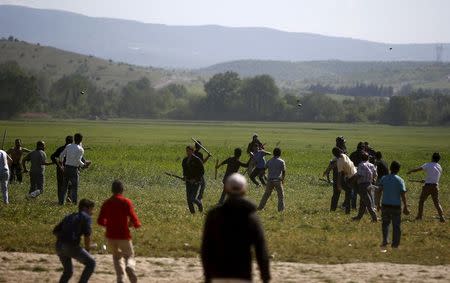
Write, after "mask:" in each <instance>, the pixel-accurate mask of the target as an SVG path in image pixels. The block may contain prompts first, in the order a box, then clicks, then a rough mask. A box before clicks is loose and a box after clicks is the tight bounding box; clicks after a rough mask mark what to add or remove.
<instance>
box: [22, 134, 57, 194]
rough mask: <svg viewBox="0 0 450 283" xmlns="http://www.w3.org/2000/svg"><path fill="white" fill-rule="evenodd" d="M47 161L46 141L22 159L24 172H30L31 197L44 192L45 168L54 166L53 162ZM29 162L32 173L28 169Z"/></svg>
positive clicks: (41, 142)
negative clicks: (27, 163)
mask: <svg viewBox="0 0 450 283" xmlns="http://www.w3.org/2000/svg"><path fill="white" fill-rule="evenodd" d="M46 159H47V155H46V154H45V143H44V141H38V142H37V143H36V150H34V151H32V152H30V153H28V154H27V156H25V157H24V158H23V159H22V167H23V172H24V173H27V172H30V190H29V191H28V193H29V195H30V197H37V196H38V195H40V194H42V193H43V192H44V182H45V177H44V173H45V166H47V165H52V162H46ZM27 161H29V162H30V163H31V168H30V171H28V169H27V167H26V162H27Z"/></svg>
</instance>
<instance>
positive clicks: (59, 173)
mask: <svg viewBox="0 0 450 283" xmlns="http://www.w3.org/2000/svg"><path fill="white" fill-rule="evenodd" d="M65 142H66V143H65V144H64V145H63V146H60V147H58V148H57V149H56V150H55V152H54V153H53V154H52V155H51V156H50V159H51V160H52V162H53V164H55V165H56V183H57V188H58V190H57V193H58V196H59V194H60V192H61V190H62V188H63V185H64V170H63V167H61V166H59V165H58V164H59V163H61V164H62V165H63V166H64V164H65V160H59V156H60V155H61V153H62V152H63V150H64V149H65V148H66V146H68V145H69V144H71V143H73V137H72V136H67V137H66V140H65ZM58 161H59V162H58ZM69 192H70V184H69V188H68V191H67V194H68V195H69V196H70V193H69Z"/></svg>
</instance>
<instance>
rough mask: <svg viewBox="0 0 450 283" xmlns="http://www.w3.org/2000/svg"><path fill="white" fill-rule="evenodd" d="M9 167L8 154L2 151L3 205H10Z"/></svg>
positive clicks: (0, 178) (0, 181) (0, 162)
mask: <svg viewBox="0 0 450 283" xmlns="http://www.w3.org/2000/svg"><path fill="white" fill-rule="evenodd" d="M8 182H9V167H8V154H7V153H6V152H5V151H4V150H1V149H0V187H1V189H2V197H3V203H4V204H9V195H8Z"/></svg>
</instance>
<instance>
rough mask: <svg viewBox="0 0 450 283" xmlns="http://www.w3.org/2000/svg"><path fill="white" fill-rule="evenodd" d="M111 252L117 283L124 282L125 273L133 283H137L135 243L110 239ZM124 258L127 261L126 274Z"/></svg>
mask: <svg viewBox="0 0 450 283" xmlns="http://www.w3.org/2000/svg"><path fill="white" fill-rule="evenodd" d="M108 243H109V250H110V252H111V253H112V256H113V262H114V269H115V270H116V276H117V283H122V282H124V281H123V280H124V275H125V272H126V273H127V276H128V279H129V280H130V282H131V283H135V282H137V276H136V271H135V267H136V261H135V260H134V250H133V243H132V242H131V240H115V239H108ZM122 258H124V260H125V272H124V268H123V266H122Z"/></svg>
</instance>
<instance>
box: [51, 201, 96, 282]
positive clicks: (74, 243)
mask: <svg viewBox="0 0 450 283" xmlns="http://www.w3.org/2000/svg"><path fill="white" fill-rule="evenodd" d="M94 206H95V203H94V202H93V201H90V200H88V199H82V200H81V201H80V203H79V204H78V212H74V213H72V214H69V215H67V216H66V217H64V219H63V220H62V221H61V222H60V223H59V224H58V225H56V226H55V228H54V229H53V234H54V235H55V236H56V254H57V255H58V257H59V260H60V261H61V263H62V265H63V273H62V275H61V278H60V279H59V282H60V283H66V282H69V280H70V278H71V277H72V275H73V265H72V258H73V259H75V260H77V261H78V262H80V263H82V264H83V265H84V269H83V273H82V274H81V277H80V280H79V282H80V283H85V282H88V281H89V278H90V277H91V275H92V273H93V272H94V269H95V259H94V258H93V257H92V255H91V254H90V253H89V249H90V247H91V234H92V228H91V224H92V218H91V217H92V214H93V212H94ZM81 236H83V237H84V249H83V248H82V247H81V246H80V242H81Z"/></svg>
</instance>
